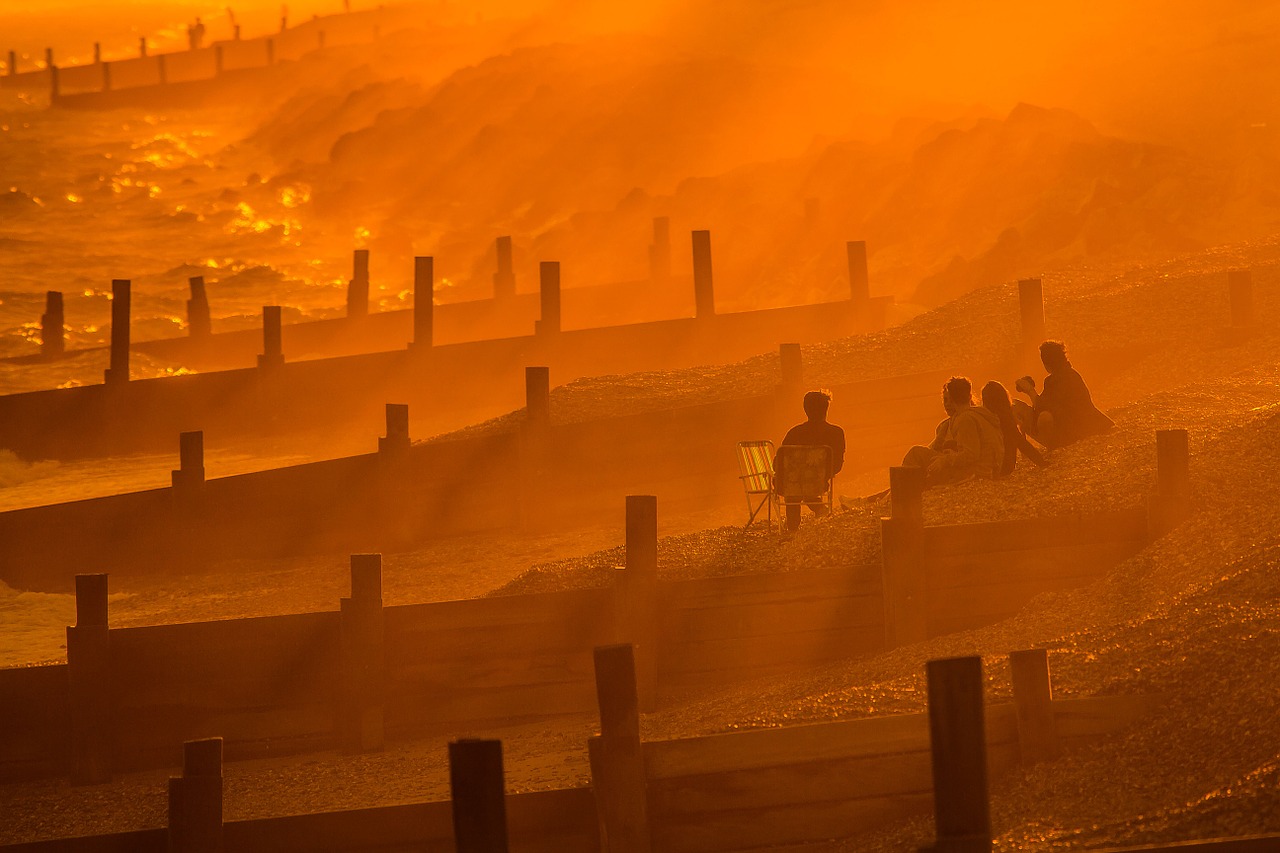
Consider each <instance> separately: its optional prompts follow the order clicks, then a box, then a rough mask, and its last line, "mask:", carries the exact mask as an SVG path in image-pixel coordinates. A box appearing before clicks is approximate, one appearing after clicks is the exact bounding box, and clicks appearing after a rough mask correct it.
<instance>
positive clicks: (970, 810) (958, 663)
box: [926, 657, 991, 853]
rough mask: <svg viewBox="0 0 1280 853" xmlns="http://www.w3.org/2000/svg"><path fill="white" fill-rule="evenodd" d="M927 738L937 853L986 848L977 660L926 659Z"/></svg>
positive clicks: (986, 807) (988, 836)
mask: <svg viewBox="0 0 1280 853" xmlns="http://www.w3.org/2000/svg"><path fill="white" fill-rule="evenodd" d="M926 673H927V677H928V685H929V740H930V743H931V747H932V755H933V814H934V823H935V827H936V833H937V843H936V844H935V846H934V848H933V849H934V850H935V851H937V853H979V851H981V853H986V851H989V850H990V849H991V815H990V811H989V804H988V800H987V736H986V729H985V727H984V724H983V707H982V658H980V657H965V658H950V659H948V660H934V661H929V663H928V664H927V665H926Z"/></svg>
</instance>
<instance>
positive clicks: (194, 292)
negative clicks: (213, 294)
mask: <svg viewBox="0 0 1280 853" xmlns="http://www.w3.org/2000/svg"><path fill="white" fill-rule="evenodd" d="M187 284H188V285H190V287H191V298H190V299H188V300H187V334H189V335H190V336H191V337H193V338H201V339H203V338H207V337H209V335H210V334H212V332H213V322H212V320H211V319H210V316H209V294H208V293H207V292H206V291H205V287H204V276H202V275H193V276H191V278H189V279H187Z"/></svg>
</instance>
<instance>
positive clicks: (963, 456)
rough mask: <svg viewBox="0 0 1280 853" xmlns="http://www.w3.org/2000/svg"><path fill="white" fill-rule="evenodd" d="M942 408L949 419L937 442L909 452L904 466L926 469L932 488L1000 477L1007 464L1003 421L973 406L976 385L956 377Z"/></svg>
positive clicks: (944, 395) (945, 387)
mask: <svg viewBox="0 0 1280 853" xmlns="http://www.w3.org/2000/svg"><path fill="white" fill-rule="evenodd" d="M942 408H943V409H945V410H946V413H947V419H946V420H945V421H943V422H942V423H940V424H938V429H937V430H936V432H935V434H934V437H933V441H931V442H929V444H928V446H921V445H916V446H915V447H913V448H911V449H910V450H908V451H907V455H906V456H905V457H903V459H902V464H903V465H904V466H906V467H909V468H923V469H924V471H925V477H924V481H925V485H928V486H941V485H945V484H947V483H959V482H960V481H962V480H968V479H970V478H972V477H983V478H986V479H990V478H993V477H995V476H996V475H998V474H999V473H1000V466H1001V465H1002V464H1003V463H1004V437H1003V435H1002V434H1001V431H1000V419H999V418H997V417H996V415H995V413H993V412H991V411H988V410H987V409H984V408H983V407H982V406H975V405H974V404H973V385H971V384H970V383H969V380H968V379H966V378H964V377H963V376H953V377H951V378H950V379H948V380H947V381H946V382H945V383H944V384H943V386H942Z"/></svg>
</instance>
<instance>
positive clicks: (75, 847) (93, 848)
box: [4, 829, 169, 853]
mask: <svg viewBox="0 0 1280 853" xmlns="http://www.w3.org/2000/svg"><path fill="white" fill-rule="evenodd" d="M4 851H5V853H168V851H169V831H168V830H167V829H143V830H138V831H136V832H117V833H112V834H110V835H89V836H78V837H74V838H58V839H54V840H50V841H31V842H28V843H25V844H7V845H5V847H4Z"/></svg>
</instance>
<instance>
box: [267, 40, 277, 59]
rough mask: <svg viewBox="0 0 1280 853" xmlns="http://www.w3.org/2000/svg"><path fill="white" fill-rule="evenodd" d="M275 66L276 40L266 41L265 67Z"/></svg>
mask: <svg viewBox="0 0 1280 853" xmlns="http://www.w3.org/2000/svg"><path fill="white" fill-rule="evenodd" d="M275 64H276V40H275V39H267V65H275Z"/></svg>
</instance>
